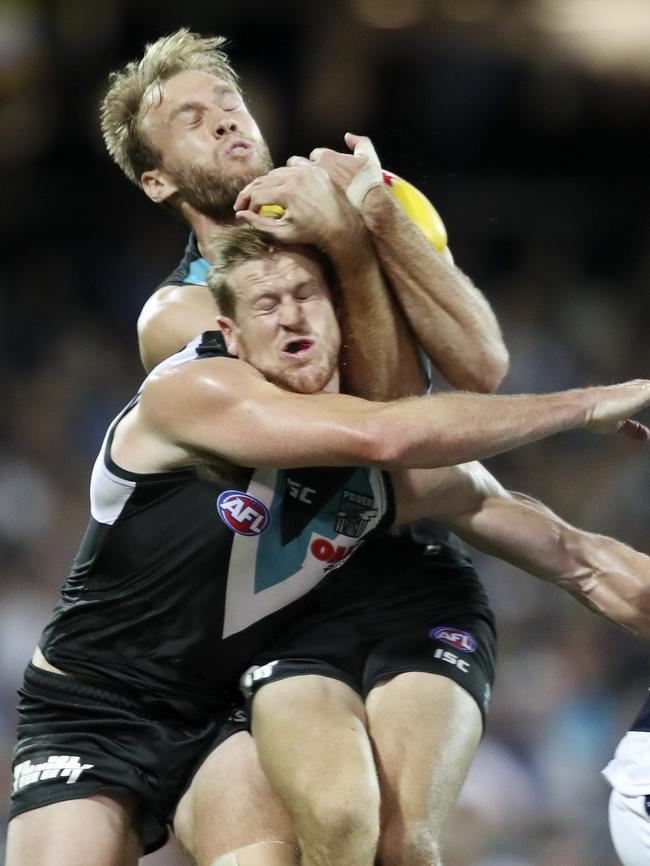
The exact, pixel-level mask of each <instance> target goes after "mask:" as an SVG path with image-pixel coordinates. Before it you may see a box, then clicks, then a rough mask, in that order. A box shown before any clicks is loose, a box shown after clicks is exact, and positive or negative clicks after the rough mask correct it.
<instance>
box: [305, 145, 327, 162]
mask: <svg viewBox="0 0 650 866" xmlns="http://www.w3.org/2000/svg"><path fill="white" fill-rule="evenodd" d="M325 153H331V150H330V148H329V147H315V148H314V149H313V150H312V152H311V153H310V154H309V159H310V160H311V161H312V162H318V160H319V159H320V158H321V157H322V156H323V154H325Z"/></svg>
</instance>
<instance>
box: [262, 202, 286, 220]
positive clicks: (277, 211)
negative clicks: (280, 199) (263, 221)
mask: <svg viewBox="0 0 650 866" xmlns="http://www.w3.org/2000/svg"><path fill="white" fill-rule="evenodd" d="M258 213H259V215H260V216H265V217H273V219H275V220H277V219H279V218H280V217H281V216H282V214H283V213H284V208H283V207H282V205H281V204H263V205H261V206H260V209H259V211H258Z"/></svg>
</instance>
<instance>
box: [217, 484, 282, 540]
mask: <svg viewBox="0 0 650 866" xmlns="http://www.w3.org/2000/svg"><path fill="white" fill-rule="evenodd" d="M217 509H218V511H219V517H220V518H221V519H222V520H223V522H224V523H225V524H226V526H227V527H228V528H229V529H232V531H233V532H236V533H237V534H238V535H260V534H261V533H262V532H264V530H265V529H268V526H269V523H270V522H271V515H270V514H269V510H268V508H267V507H266V505H264V503H263V502H260V501H259V499H255V497H254V496H251V495H250V494H248V493H243V492H242V491H241V490H224V492H223V493H222V494H221V496H219V498H218V499H217Z"/></svg>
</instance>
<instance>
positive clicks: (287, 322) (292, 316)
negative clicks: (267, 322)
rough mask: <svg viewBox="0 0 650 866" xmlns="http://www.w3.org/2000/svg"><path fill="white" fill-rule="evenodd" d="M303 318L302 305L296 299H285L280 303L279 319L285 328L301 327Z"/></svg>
mask: <svg viewBox="0 0 650 866" xmlns="http://www.w3.org/2000/svg"><path fill="white" fill-rule="evenodd" d="M303 320H304V317H303V311H302V307H301V306H300V304H298V303H296V301H294V300H285V301H283V302H282V303H281V304H280V312H279V321H280V324H281V325H283V326H284V327H285V328H296V327H299V326H300V325H301V324H302V323H303Z"/></svg>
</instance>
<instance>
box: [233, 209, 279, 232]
mask: <svg viewBox="0 0 650 866" xmlns="http://www.w3.org/2000/svg"><path fill="white" fill-rule="evenodd" d="M235 219H237V220H240V221H241V222H245V223H248V225H249V226H252V227H253V228H254V229H259V230H260V231H264V232H267V234H272V233H273V230H274V229H275V228H277V225H278V222H279V221H280V219H281V218H280V217H272V216H261V215H260V214H259V213H258V212H257V211H254V210H240V211H237V213H236V214H235Z"/></svg>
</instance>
